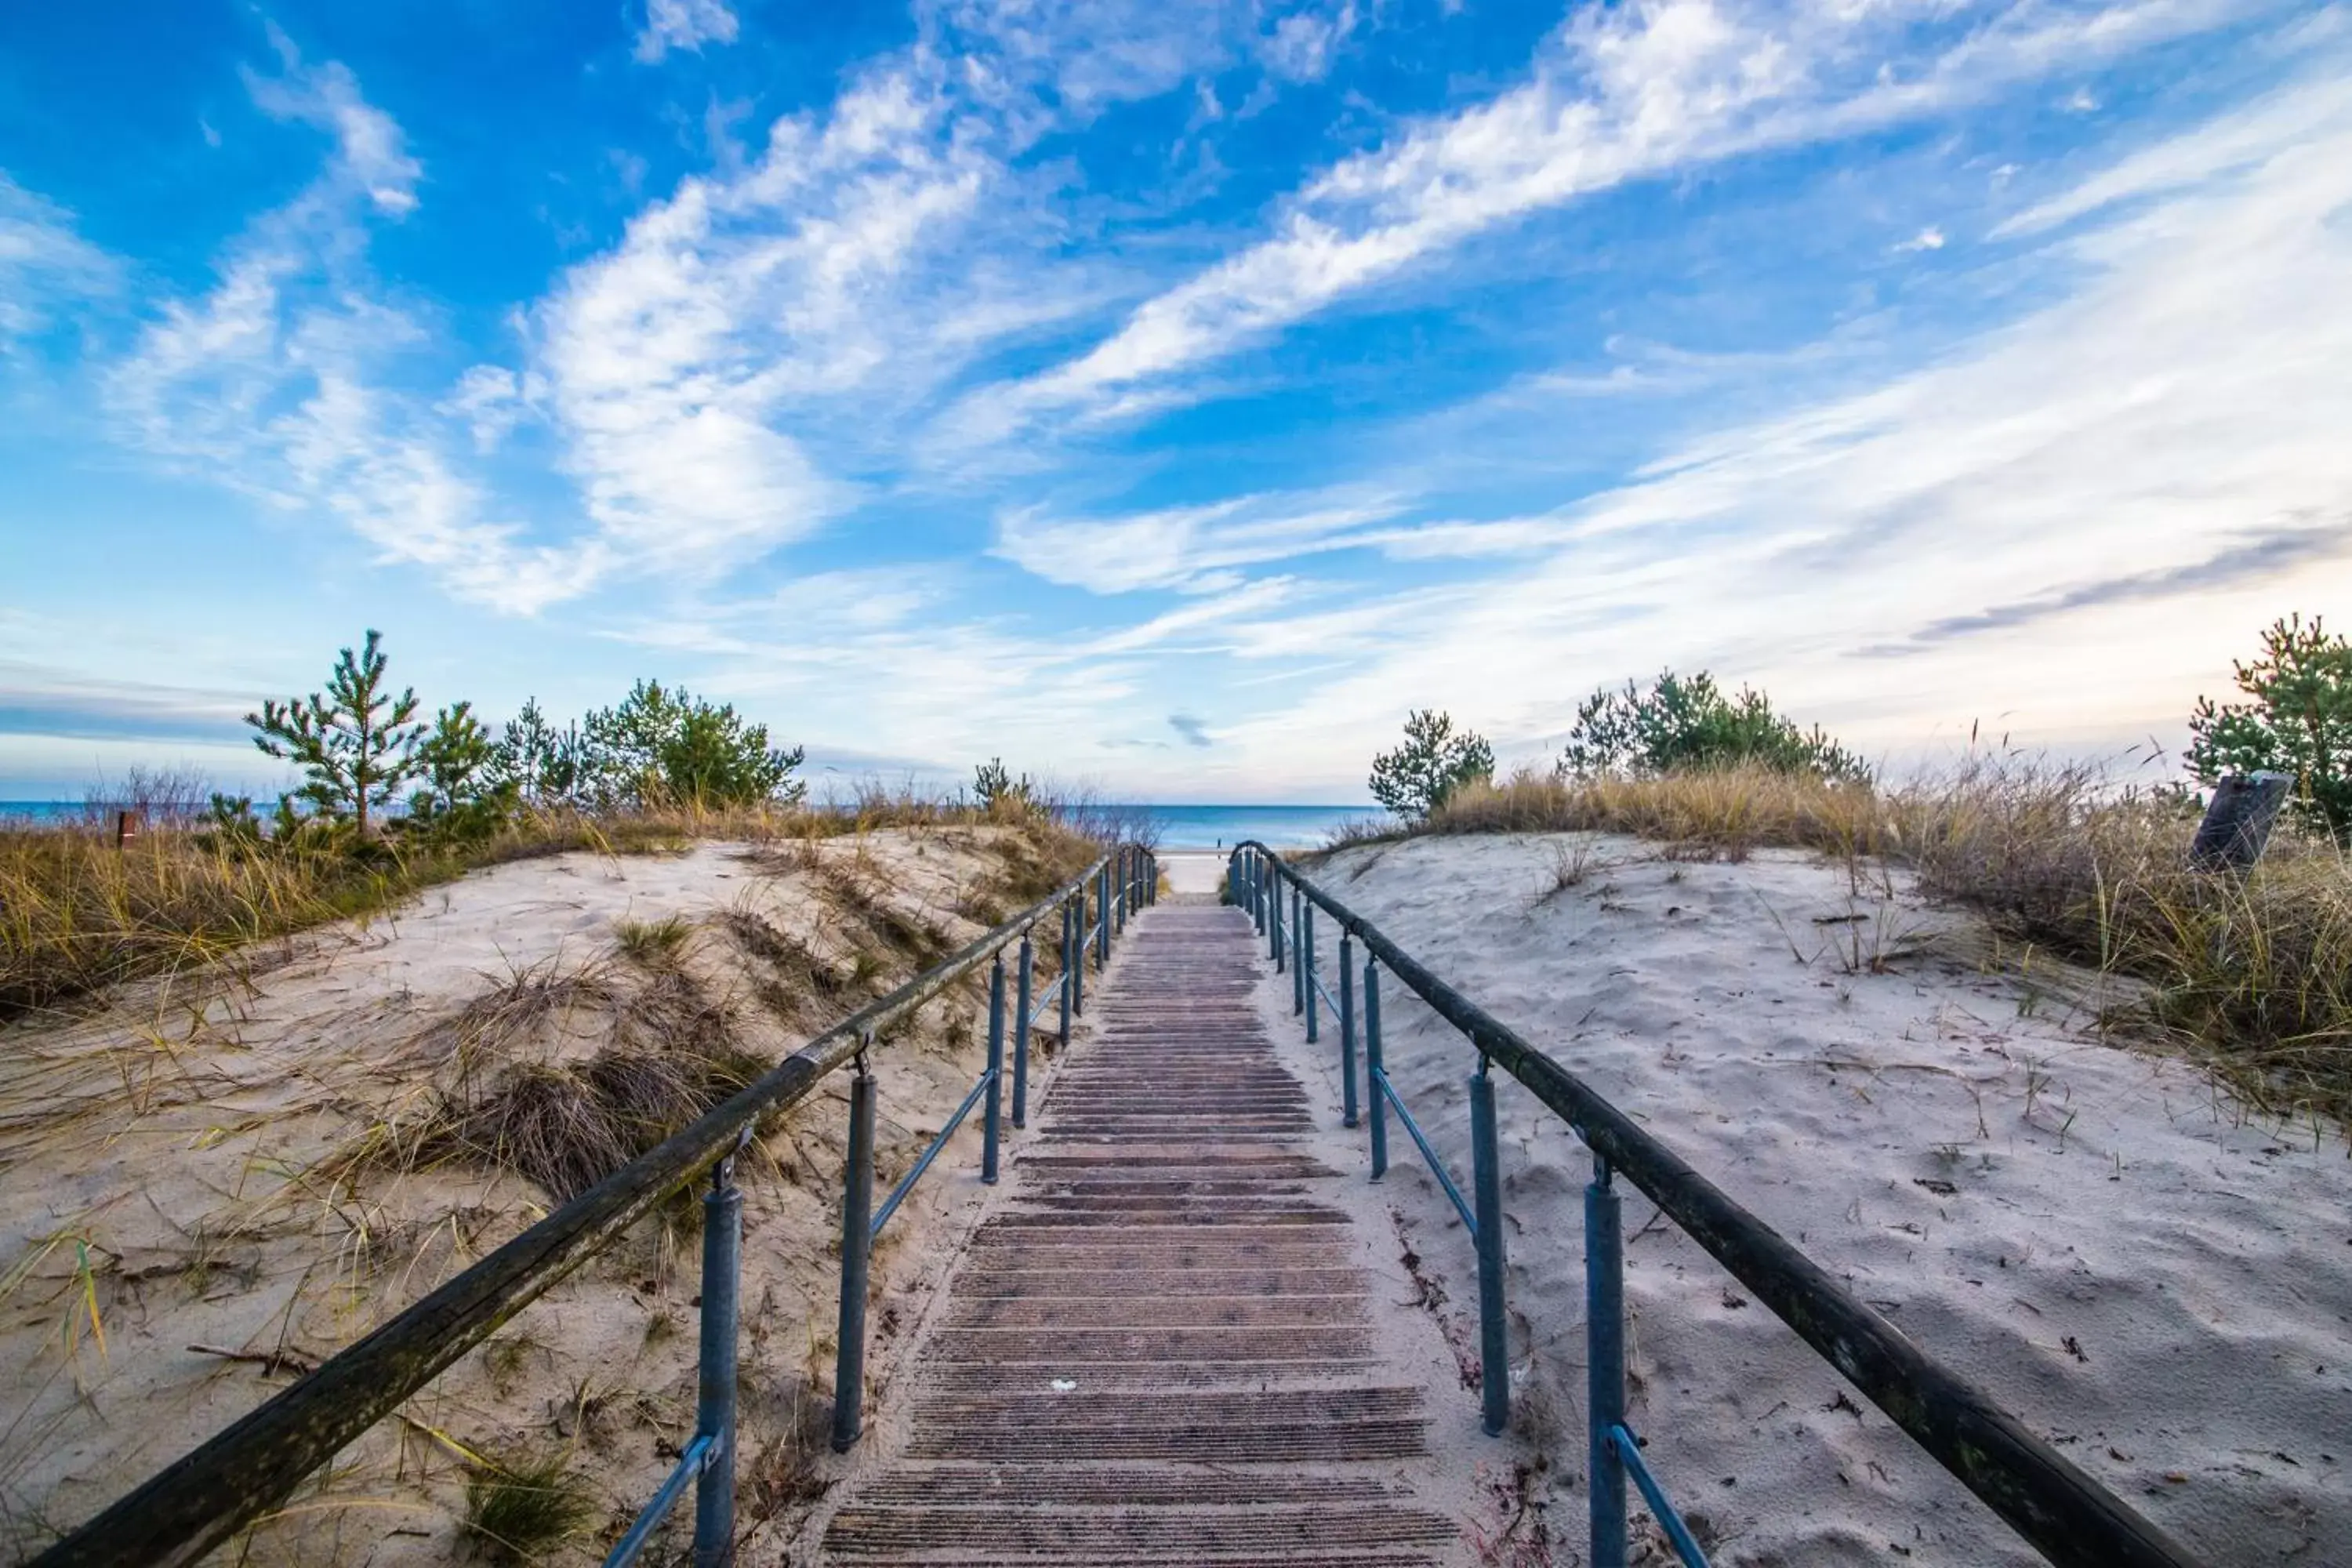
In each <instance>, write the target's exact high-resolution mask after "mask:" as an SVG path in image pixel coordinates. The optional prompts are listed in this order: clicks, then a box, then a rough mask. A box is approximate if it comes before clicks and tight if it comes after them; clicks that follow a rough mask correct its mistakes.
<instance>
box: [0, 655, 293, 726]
mask: <svg viewBox="0 0 2352 1568" xmlns="http://www.w3.org/2000/svg"><path fill="white" fill-rule="evenodd" d="M251 706H252V703H251V702H250V700H247V699H242V698H240V697H238V696H237V695H236V694H234V693H229V692H221V691H209V690H204V689H192V688H187V687H176V686H165V685H160V684H147V683H142V682H136V681H121V680H97V679H90V678H89V677H87V676H80V675H76V674H73V673H70V672H68V671H66V670H62V669H58V668H53V667H50V666H47V665H37V664H27V663H24V662H21V661H18V660H13V659H0V734H6V735H43V736H50V737H54V738H57V739H61V740H119V739H134V740H149V741H196V742H228V741H236V740H240V739H242V738H243V733H244V729H243V726H242V724H241V723H240V722H239V720H240V717H241V716H242V715H243V714H244V713H245V712H246V710H247V709H248V708H250V707H251Z"/></svg>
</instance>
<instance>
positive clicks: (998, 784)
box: [971, 757, 1037, 816]
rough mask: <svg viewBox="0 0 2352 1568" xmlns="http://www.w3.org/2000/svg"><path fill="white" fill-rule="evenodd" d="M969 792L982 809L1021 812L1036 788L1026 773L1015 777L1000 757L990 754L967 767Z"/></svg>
mask: <svg viewBox="0 0 2352 1568" xmlns="http://www.w3.org/2000/svg"><path fill="white" fill-rule="evenodd" d="M971 793H972V798H973V799H974V800H976V801H978V802H979V803H980V809H981V810H982V812H985V813H986V814H988V815H989V816H1004V815H1017V814H1019V813H1022V812H1025V811H1026V810H1028V808H1029V807H1030V806H1031V805H1034V804H1035V801H1036V793H1037V792H1036V786H1035V785H1034V784H1032V783H1031V782H1030V779H1029V775H1028V774H1027V773H1023V774H1022V775H1021V777H1020V778H1019V779H1018V780H1015V779H1014V778H1013V774H1012V773H1011V771H1010V770H1008V769H1007V768H1006V767H1005V765H1004V759H1003V757H991V758H990V759H989V760H988V761H986V762H984V763H981V764H980V765H979V766H978V767H975V768H973V769H972V770H971Z"/></svg>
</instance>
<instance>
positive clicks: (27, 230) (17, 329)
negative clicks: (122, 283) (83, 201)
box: [0, 170, 120, 353]
mask: <svg viewBox="0 0 2352 1568" xmlns="http://www.w3.org/2000/svg"><path fill="white" fill-rule="evenodd" d="M119 280H120V269H119V268H118V267H117V266H116V264H115V262H114V259H113V258H111V257H110V256H108V255H107V254H106V253H105V252H104V251H102V250H100V248H99V247H96V246H94V245H92V244H90V243H89V241H87V240H85V239H83V238H82V237H81V236H80V234H79V232H77V230H76V228H75V225H74V218H73V215H72V214H71V213H68V212H67V211H66V210H65V209H64V208H63V207H60V206H58V205H57V204H56V203H54V202H51V201H48V200H47V199H45V198H44V197H41V196H38V195H35V194H33V193H32V192H31V191H28V190H26V189H25V188H24V187H23V186H22V185H19V184H16V181H14V180H12V179H10V178H9V177H8V175H7V173H6V172H5V170H0V353H7V352H8V348H9V345H10V343H11V342H12V341H14V340H19V339H24V338H29V337H31V336H33V335H34V334H36V333H37V332H41V331H46V330H47V329H48V328H49V327H50V326H51V325H53V324H54V323H55V322H56V321H58V319H59V317H60V315H61V314H62V313H63V312H64V311H66V310H69V309H71V308H72V307H73V306H75V305H77V304H79V302H81V301H82V300H87V299H89V298H91V297H93V296H96V295H100V294H104V293H108V292H110V291H111V290H112V289H114V288H115V287H116V285H117V284H118V282H119Z"/></svg>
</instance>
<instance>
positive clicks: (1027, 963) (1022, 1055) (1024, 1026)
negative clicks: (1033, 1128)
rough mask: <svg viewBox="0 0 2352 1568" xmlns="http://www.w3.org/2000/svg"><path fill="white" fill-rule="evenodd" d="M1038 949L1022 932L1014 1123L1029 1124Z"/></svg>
mask: <svg viewBox="0 0 2352 1568" xmlns="http://www.w3.org/2000/svg"><path fill="white" fill-rule="evenodd" d="M1036 964H1037V951H1036V949H1035V947H1034V946H1033V945H1032V944H1031V942H1030V940H1029V933H1028V932H1027V931H1023V932H1022V933H1021V988H1020V997H1021V999H1020V1002H1019V1004H1018V1005H1016V1006H1014V1008H1013V1016H1014V1017H1015V1018H1018V1019H1019V1020H1020V1021H1021V1024H1020V1027H1021V1034H1020V1036H1019V1037H1018V1038H1016V1039H1015V1040H1014V1041H1013V1126H1015V1127H1026V1126H1028V1125H1029V992H1030V974H1031V973H1032V972H1033V971H1034V969H1035V968H1036Z"/></svg>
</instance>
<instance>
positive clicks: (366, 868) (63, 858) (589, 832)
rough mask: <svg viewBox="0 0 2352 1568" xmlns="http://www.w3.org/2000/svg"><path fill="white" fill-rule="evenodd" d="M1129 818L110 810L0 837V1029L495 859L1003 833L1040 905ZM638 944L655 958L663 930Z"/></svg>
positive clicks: (929, 803)
mask: <svg viewBox="0 0 2352 1568" xmlns="http://www.w3.org/2000/svg"><path fill="white" fill-rule="evenodd" d="M950 826H971V827H996V828H1006V829H1013V830H1015V832H1014V833H1013V835H1011V836H1010V837H1017V838H1018V839H1019V840H1020V844H1021V851H1020V854H1019V856H1018V857H1017V858H1016V863H1014V864H1013V865H1010V866H1008V868H1007V873H1006V879H1005V887H1004V888H1003V894H1004V895H1005V897H1006V898H1007V899H1008V900H1012V899H1014V898H1016V897H1017V896H1018V895H1021V894H1027V895H1028V896H1029V897H1034V896H1036V895H1037V894H1038V893H1041V892H1043V891H1044V890H1045V889H1048V888H1051V887H1053V886H1055V885H1057V884H1058V883H1059V881H1060V880H1061V879H1063V878H1064V877H1066V876H1067V875H1069V874H1071V872H1072V871H1074V870H1075V869H1076V868H1078V867H1080V866H1083V865H1084V864H1085V862H1086V860H1087V858H1089V857H1090V855H1091V854H1092V853H1093V851H1094V849H1095V848H1096V847H1097V846H1099V845H1101V844H1103V843H1108V842H1111V841H1112V840H1113V839H1114V838H1116V837H1119V836H1122V835H1124V836H1129V837H1132V836H1134V834H1135V833H1136V832H1137V830H1138V828H1139V826H1140V825H1139V823H1138V822H1137V821H1135V820H1132V819H1131V813H1129V812H1128V811H1127V810H1126V808H1121V807H1117V806H1112V805H1103V804H1101V803H1097V802H1095V801H1092V800H1090V799H1087V798H1085V797H1070V798H1060V797H1055V798H1040V799H1036V800H1031V801H1018V802H1011V803H1007V802H999V803H997V804H996V805H995V806H994V807H992V808H991V809H985V810H983V809H981V808H978V807H975V806H973V805H970V804H969V803H967V802H963V801H960V800H958V799H957V798H956V797H953V796H942V795H924V794H922V793H921V792H919V791H918V790H915V789H913V788H911V787H902V788H898V789H891V788H887V787H885V786H881V785H878V784H877V785H870V786H863V787H860V788H859V789H857V790H856V792H855V793H853V794H851V795H848V796H846V797H845V798H844V799H842V800H839V801H833V802H827V803H824V804H822V805H769V806H750V807H734V808H728V809H721V810H706V809H700V808H698V807H695V806H692V805H685V806H678V807H674V808H661V809H646V810H638V811H632V812H628V813H625V814H609V815H592V814H588V813H584V812H580V811H575V810H571V809H568V808H567V809H558V810H536V809H532V810H524V811H521V812H519V813H517V814H516V815H515V816H514V817H513V818H512V819H511V820H510V821H509V822H508V823H506V824H505V825H504V826H501V827H500V828H499V831H498V832H497V833H495V834H493V835H491V836H489V837H485V838H482V839H479V840H478V841H473V842H467V843H459V844H450V843H436V842H429V841H422V840H404V839H401V838H398V837H393V838H387V839H383V840H376V841H371V842H370V843H369V844H368V845H366V846H365V847H363V848H362V849H361V850H359V851H357V852H353V851H352V850H351V849H349V848H341V849H338V848H334V847H320V846H316V845H312V846H297V845H287V846H279V845H277V844H275V843H274V842H271V841H268V840H265V841H263V842H262V843H261V844H259V845H255V844H252V843H247V842H240V841H238V840H237V839H236V837H234V836H230V835H224V834H220V833H217V832H214V831H209V830H207V829H206V828H205V826H203V825H202V822H201V819H199V818H197V817H195V816H193V815H191V814H188V813H184V812H160V813H157V814H156V815H155V816H150V817H148V818H147V819H146V822H145V826H144V829H143V831H142V832H140V833H139V834H138V835H137V836H136V837H132V838H131V839H130V840H129V841H128V842H126V843H121V844H118V843H117V841H116V838H115V836H114V832H113V830H112V826H111V817H110V814H109V813H106V812H101V811H99V810H97V809H95V808H93V810H92V811H90V812H89V813H88V814H86V815H85V818H84V819H83V820H79V821H67V822H63V823H38V824H26V825H22V826H0V1020H5V1019H8V1018H12V1017H18V1016H25V1015H27V1014H36V1013H40V1012H45V1011H50V1010H59V1009H70V1008H72V1007H74V1006H76V1005H79V1003H81V1002H82V1001H84V1000H85V999H87V998H89V997H91V996H94V995H96V994H100V993H102V992H104V991H105V990H106V989H108V988H109V987H110V986H114V985H118V984H122V983H124V982H126V981H131V980H137V979H142V978H147V977H152V976H157V975H171V974H178V973H192V972H195V971H201V970H207V969H211V968H213V967H215V966H217V965H219V964H221V963H223V962H224V961H226V960H230V959H232V958H234V957H235V956H236V954H238V953H239V952H241V951H242V950H246V949H248V948H250V947H251V946H252V945H253V944H255V943H257V942H268V941H269V940H271V939H274V938H279V937H284V936H288V935H290V934H292V933H294V932H297V931H303V930H306V929H309V928H311V927H315V926H319V925H323V924H326V923H328V922H331V921H337V920H341V919H347V918H352V917H356V916H366V915H371V914H374V913H377V912H380V911H383V910H388V909H391V908H394V907H395V906H397V905H398V904H399V903H400V902H401V901H402V900H405V899H407V898H409V897H411V896H413V895H414V894H415V893H417V892H419V891H422V890H423V889H426V888H430V887H432V886H435V885H436V884H438V883H442V882H446V881H448V880H450V879H454V878H457V877H460V876H463V875H464V874H466V873H467V872H468V871H471V870H475V869H478V868H483V867H488V866H494V865H498V864H500V863H502V862H505V861H509V860H516V859H522V858H531V857H537V856H545V855H557V854H562V853H565V852H567V851H573V850H585V851H590V852H593V853H597V854H603V855H613V856H618V855H635V854H667V853H679V852H683V851H684V850H686V849H688V848H689V847H691V846H692V845H694V844H695V843H697V842H700V841H708V840H726V841H733V842H749V843H751V844H754V845H759V846H761V847H768V848H777V847H784V846H788V845H790V844H793V843H794V842H801V843H804V844H813V843H814V841H817V840H821V839H830V838H836V837H845V836H856V835H863V834H866V833H871V832H877V831H880V830H883V829H887V828H909V827H911V828H930V827H939V828H944V827H950ZM640 934H641V946H642V947H643V948H644V950H645V951H644V953H643V956H646V957H657V956H659V953H660V950H661V949H662V947H663V945H664V944H665V942H667V941H669V940H670V938H671V936H672V934H673V933H669V932H664V931H646V932H643V933H640Z"/></svg>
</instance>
